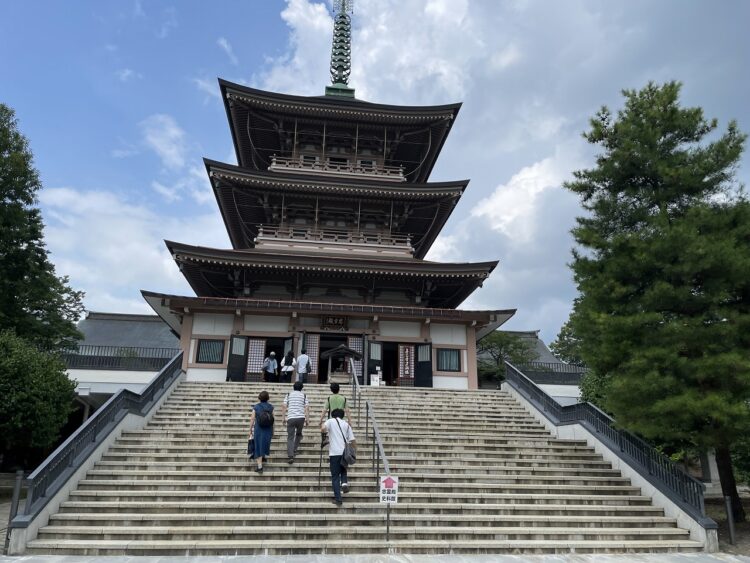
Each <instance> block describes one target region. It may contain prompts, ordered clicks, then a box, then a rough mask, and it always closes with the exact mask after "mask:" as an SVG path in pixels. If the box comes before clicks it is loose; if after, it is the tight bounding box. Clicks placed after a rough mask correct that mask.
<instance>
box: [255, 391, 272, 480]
mask: <svg viewBox="0 0 750 563" xmlns="http://www.w3.org/2000/svg"><path fill="white" fill-rule="evenodd" d="M268 399H269V395H268V391H261V392H260V395H258V400H259V401H260V402H259V403H258V404H257V405H255V406H254V407H253V414H252V416H251V417H250V438H253V439H255V448H254V450H253V457H254V458H255V461H256V462H257V464H258V467H256V468H255V471H256V472H257V473H263V462H264V461H266V458H267V457H268V456H269V455H271V438H272V437H273V405H272V404H271V403H269V402H268Z"/></svg>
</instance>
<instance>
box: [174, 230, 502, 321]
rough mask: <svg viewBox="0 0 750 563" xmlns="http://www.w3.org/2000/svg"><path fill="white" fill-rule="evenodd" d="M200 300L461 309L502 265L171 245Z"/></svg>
mask: <svg viewBox="0 0 750 563" xmlns="http://www.w3.org/2000/svg"><path fill="white" fill-rule="evenodd" d="M165 242H166V244H167V247H168V248H169V251H170V253H171V254H172V257H173V258H174V260H175V262H176V263H177V264H178V265H179V267H180V270H181V271H182V273H183V275H184V276H185V278H186V279H187V280H188V283H190V285H191V287H192V288H193V290H194V291H195V292H196V294H198V295H199V296H218V297H239V296H240V295H238V292H240V291H242V288H243V287H244V286H245V285H246V284H248V283H249V284H264V283H271V284H276V285H277V286H279V287H287V288H289V287H291V288H294V287H295V286H296V287H301V286H320V285H325V286H327V287H341V288H343V287H349V288H358V289H366V288H368V287H372V289H373V291H374V290H376V289H377V290H387V291H391V290H401V291H410V292H411V293H412V294H413V295H424V299H425V305H427V306H431V307H457V306H458V305H460V304H461V302H462V301H464V300H465V299H466V298H467V297H468V296H469V295H471V293H472V292H473V291H474V290H476V289H477V288H478V287H479V286H481V284H482V283H483V282H484V280H485V279H486V278H487V277H488V276H489V275H490V273H491V272H492V270H493V269H494V268H495V266H496V265H497V261H493V262H479V263H465V264H462V263H448V264H446V263H439V262H430V261H426V260H419V259H416V258H408V259H406V258H404V259H400V258H395V259H394V258H387V259H379V258H376V257H372V258H370V257H361V256H354V257H353V256H352V255H351V254H349V255H344V256H331V255H330V254H326V253H314V252H308V253H298V252H294V253H291V252H290V253H284V252H267V251H261V250H258V249H248V250H221V249H215V248H207V247H200V246H191V245H186V244H181V243H176V242H171V241H165Z"/></svg>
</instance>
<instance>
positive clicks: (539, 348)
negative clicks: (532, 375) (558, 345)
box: [501, 330, 565, 364]
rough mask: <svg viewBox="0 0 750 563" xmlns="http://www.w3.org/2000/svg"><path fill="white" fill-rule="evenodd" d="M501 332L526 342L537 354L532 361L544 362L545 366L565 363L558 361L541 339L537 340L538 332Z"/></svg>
mask: <svg viewBox="0 0 750 563" xmlns="http://www.w3.org/2000/svg"><path fill="white" fill-rule="evenodd" d="M501 332H504V333H507V334H513V335H515V336H518V337H519V338H521V339H523V340H526V341H528V342H529V343H530V344H531V345H532V347H533V350H534V351H535V352H536V354H537V358H536V359H535V360H534V361H535V362H544V363H547V364H563V363H565V362H562V361H560V360H559V359H557V358H556V357H555V356H554V354H552V352H551V351H550V349H549V348H547V345H546V344H545V343H544V342H543V341H542V339H541V338H539V331H538V330H521V331H519V330H503V331H501Z"/></svg>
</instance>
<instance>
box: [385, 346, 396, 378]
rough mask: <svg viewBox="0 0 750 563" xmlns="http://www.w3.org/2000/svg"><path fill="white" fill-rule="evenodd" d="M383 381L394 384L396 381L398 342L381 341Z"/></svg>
mask: <svg viewBox="0 0 750 563" xmlns="http://www.w3.org/2000/svg"><path fill="white" fill-rule="evenodd" d="M382 373H383V381H385V384H386V385H396V383H397V382H398V344H397V343H396V342H383V364H382Z"/></svg>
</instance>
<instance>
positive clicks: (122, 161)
mask: <svg viewBox="0 0 750 563" xmlns="http://www.w3.org/2000/svg"><path fill="white" fill-rule="evenodd" d="M329 7H330V6H329V5H328V4H325V3H322V2H316V1H314V0H289V1H288V2H284V1H281V0H263V1H245V2H240V1H232V2H230V1H218V0H217V1H214V2H210V3H209V2H197V1H182V2H174V1H173V2H169V1H160V0H153V1H148V0H141V1H136V0H123V1H118V2H114V1H102V0H96V1H93V0H90V1H84V0H81V1H77V2H53V1H42V0H39V1H36V2H20V1H18V2H3V3H2V5H1V6H0V22H2V34H0V53H2V54H3V55H2V57H0V76H1V77H2V80H0V101H2V102H4V103H6V104H9V105H10V106H11V107H13V108H14V109H15V110H16V112H17V116H18V119H19V123H20V127H21V130H22V132H23V133H24V134H25V135H26V136H27V137H28V138H29V139H30V142H31V148H32V150H33V152H34V154H35V157H36V165H37V167H38V169H39V171H40V173H41V177H42V180H43V182H44V186H45V189H44V190H43V192H42V193H41V194H40V203H41V206H42V210H43V214H44V218H45V223H46V225H47V227H46V237H47V244H48V247H49V249H50V251H51V256H52V259H53V261H54V262H55V264H56V267H57V270H58V272H59V273H60V274H66V275H69V276H70V277H71V281H72V284H73V285H74V286H75V287H77V288H80V289H84V290H85V291H86V293H87V296H86V305H87V307H88V308H89V309H91V310H108V311H143V312H147V311H148V309H147V307H146V305H145V303H143V301H142V300H141V298H140V294H139V290H140V289H142V288H144V289H151V290H156V291H167V292H178V293H186V294H191V292H190V289H189V287H188V286H187V284H186V283H185V282H184V280H183V279H182V277H181V275H180V274H179V272H178V271H177V268H176V267H175V266H174V263H173V262H172V261H171V258H170V257H169V254H168V252H167V251H166V249H165V247H164V245H163V242H162V241H163V239H165V238H169V239H173V240H179V241H183V242H187V243H193V244H203V245H214V246H220V247H224V246H228V239H227V237H226V233H225V232H224V230H223V225H222V222H221V219H220V217H219V215H218V212H217V209H216V204H215V201H214V199H213V196H212V194H211V192H210V188H209V185H208V182H207V180H206V178H205V173H204V170H203V166H202V163H201V158H202V157H204V156H205V157H208V158H212V159H217V160H222V161H227V162H234V157H233V155H232V145H231V138H230V134H229V130H228V127H227V123H226V118H225V114H224V109H223V106H222V104H221V101H220V99H219V97H218V87H217V84H216V78H217V77H222V78H225V79H228V80H232V81H236V82H241V83H245V84H249V85H252V86H255V87H259V88H265V89H269V90H274V91H280V92H288V93H295V94H303V95H319V94H322V92H323V88H324V87H325V84H326V83H327V82H328V76H327V64H328V56H329V53H330V38H331V29H332V23H331V19H330V15H329V11H328V10H329ZM354 21H355V30H354V63H353V64H354V67H353V73H352V78H351V81H350V82H351V85H352V86H354V87H355V88H356V89H357V95H358V97H360V98H363V99H366V100H369V101H374V102H383V103H396V104H433V103H449V102H454V101H463V102H464V106H463V108H462V110H461V113H460V115H459V119H458V121H457V123H456V125H455V127H454V129H453V131H452V133H451V138H450V139H449V141H448V142H447V143H446V145H445V147H444V150H443V153H442V155H441V159H440V161H439V163H438V166H437V167H436V168H435V171H434V172H433V175H432V179H433V180H452V179H461V178H471V179H472V182H471V184H470V185H469V188H468V191H467V193H466V195H465V197H464V198H463V199H462V201H461V203H460V204H459V207H458V208H457V210H456V212H455V213H454V214H453V216H452V217H451V220H450V222H449V224H448V225H447V227H446V229H445V230H444V232H443V235H442V236H441V237H440V238H439V239H438V241H437V242H436V244H435V247H434V249H433V251H432V252H431V254H430V255H429V256H428V258H431V259H438V260H449V261H479V260H488V259H500V265H499V267H498V269H497V270H496V271H495V273H494V274H493V276H492V278H491V279H490V280H489V281H488V282H487V283H485V285H484V287H483V288H482V289H481V290H480V291H478V292H477V293H476V294H475V295H474V296H472V297H471V298H470V299H469V300H468V301H467V302H466V303H465V305H464V306H465V307H467V308H469V307H472V308H510V307H516V308H518V314H517V315H516V317H515V318H514V319H513V320H512V321H511V322H510V323H509V324H508V325H506V326H507V327H508V328H513V329H540V330H541V331H542V333H541V334H542V337H543V338H544V339H545V340H547V341H549V340H551V339H552V338H554V336H555V334H556V333H557V330H558V329H559V327H560V325H561V323H562V322H563V321H564V320H565V319H566V318H567V315H568V312H569V309H570V304H571V302H572V299H573V297H574V296H575V287H574V285H573V283H572V280H571V276H570V272H569V270H568V269H567V267H566V263H567V261H568V260H569V259H570V248H571V246H572V240H571V237H570V235H569V230H570V228H571V226H572V225H573V221H574V218H575V216H576V215H577V214H578V213H580V207H579V205H578V202H577V201H576V199H575V198H574V197H573V196H572V195H571V194H569V193H567V192H565V191H564V190H563V189H562V188H561V184H562V182H563V181H565V180H566V179H569V178H570V177H571V172H572V171H573V170H575V169H577V168H581V167H584V166H587V165H589V164H590V163H591V162H592V155H593V152H592V150H591V148H590V147H587V146H586V144H585V143H584V142H583V140H582V139H581V136H580V133H581V131H583V130H584V129H585V128H586V126H587V119H588V117H589V116H591V115H593V114H594V112H595V111H596V110H597V109H598V108H599V106H601V105H602V104H607V105H609V106H610V107H612V108H618V107H620V105H621V97H620V94H619V92H620V90H621V89H622V88H626V87H627V88H639V87H642V86H643V85H644V84H646V82H647V81H649V80H655V81H665V80H672V79H676V80H681V81H682V82H683V83H684V89H683V101H684V103H685V104H687V105H700V106H702V107H703V108H704V109H705V110H706V113H707V115H708V116H711V117H714V116H715V117H717V118H718V119H719V121H720V125H721V127H725V126H726V122H727V120H728V119H731V118H735V119H737V120H738V121H739V124H740V127H741V128H742V129H743V130H744V131H750V107H749V106H748V103H747V100H749V99H750V72H748V70H749V69H750V64H749V63H750V60H749V59H750V38H749V37H748V34H747V32H746V25H747V22H748V21H750V3H748V2H745V1H743V0H722V1H721V2H708V1H697V0H660V1H651V0H648V1H647V0H608V1H606V2H605V1H593V0H590V1H589V0H565V1H558V2H552V1H542V0H537V1H532V0H510V1H508V0H471V1H470V2H469V0H357V2H356V6H355V16H354ZM749 165H750V157H748V155H746V156H745V157H744V159H743V162H742V165H741V167H740V169H739V171H738V179H739V180H740V181H742V182H744V183H745V184H747V183H748V178H750V166H749Z"/></svg>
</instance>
